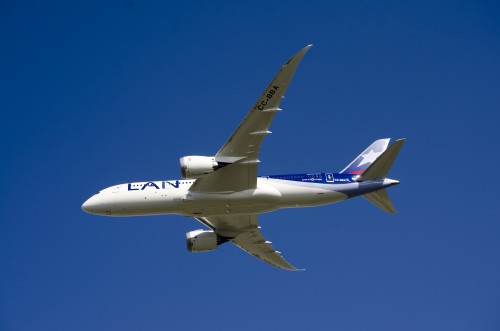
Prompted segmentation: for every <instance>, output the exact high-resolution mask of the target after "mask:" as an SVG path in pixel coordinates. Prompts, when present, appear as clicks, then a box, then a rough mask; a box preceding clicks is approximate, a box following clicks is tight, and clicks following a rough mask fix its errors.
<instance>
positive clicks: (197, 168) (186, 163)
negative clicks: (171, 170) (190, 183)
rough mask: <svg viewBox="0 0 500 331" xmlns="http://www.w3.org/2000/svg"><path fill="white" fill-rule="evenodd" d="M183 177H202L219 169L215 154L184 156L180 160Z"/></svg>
mask: <svg viewBox="0 0 500 331" xmlns="http://www.w3.org/2000/svg"><path fill="white" fill-rule="evenodd" d="M179 162H180V164H181V175H182V177H183V178H200V177H203V176H206V175H208V174H211V173H212V172H214V171H215V170H217V169H218V165H219V164H218V163H217V161H215V157H214V156H196V155H193V156H184V157H182V158H180V160H179Z"/></svg>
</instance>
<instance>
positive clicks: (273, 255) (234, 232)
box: [196, 215, 300, 270]
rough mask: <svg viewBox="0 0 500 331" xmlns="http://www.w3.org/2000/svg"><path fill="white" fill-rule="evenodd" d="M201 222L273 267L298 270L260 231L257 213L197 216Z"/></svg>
mask: <svg viewBox="0 0 500 331" xmlns="http://www.w3.org/2000/svg"><path fill="white" fill-rule="evenodd" d="M196 219H197V220H198V221H200V222H201V223H203V224H205V225H206V226H208V227H210V228H212V229H213V230H214V231H215V232H216V233H217V234H218V235H220V236H222V237H226V238H232V239H230V241H231V242H232V243H233V244H235V245H236V246H238V247H239V248H241V249H242V250H244V251H246V252H247V253H250V254H252V255H253V256H255V257H257V258H259V259H261V260H262V261H264V262H267V263H269V264H271V265H273V266H275V267H278V268H281V269H286V270H300V269H297V268H295V267H294V266H292V265H291V264H290V263H288V262H287V261H286V260H285V259H284V258H283V257H282V256H281V253H280V252H278V251H277V250H275V249H274V247H273V246H272V245H271V242H270V241H267V240H265V239H264V237H263V236H262V234H261V233H260V227H259V224H258V219H257V215H224V216H210V217H197V218H196Z"/></svg>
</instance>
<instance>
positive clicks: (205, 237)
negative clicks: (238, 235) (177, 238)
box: [186, 230, 229, 253]
mask: <svg viewBox="0 0 500 331" xmlns="http://www.w3.org/2000/svg"><path fill="white" fill-rule="evenodd" d="M227 241H229V238H226V237H222V236H219V235H217V233H215V232H214V231H213V230H194V231H190V232H188V233H186V244H187V250H188V251H189V252H191V253H198V252H208V251H212V250H214V249H216V248H217V247H218V246H219V245H220V244H223V243H225V242H227Z"/></svg>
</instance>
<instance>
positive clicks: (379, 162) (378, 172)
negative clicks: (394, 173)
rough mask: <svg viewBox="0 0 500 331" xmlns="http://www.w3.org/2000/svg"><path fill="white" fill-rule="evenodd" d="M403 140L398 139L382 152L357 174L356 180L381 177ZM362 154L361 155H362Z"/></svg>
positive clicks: (386, 171)
mask: <svg viewBox="0 0 500 331" xmlns="http://www.w3.org/2000/svg"><path fill="white" fill-rule="evenodd" d="M404 142H405V140H404V139H398V140H396V141H395V142H394V144H392V145H391V147H389V148H388V149H387V150H386V151H385V152H383V153H382V155H380V156H379V157H378V158H377V159H376V160H374V161H373V163H371V164H370V166H369V167H368V168H367V169H366V170H365V171H364V172H363V173H362V174H361V176H359V178H358V179H357V181H358V182H361V181H364V180H374V179H383V178H385V177H386V176H387V173H388V172H389V170H390V169H391V166H392V163H393V162H394V160H395V159H396V156H398V153H399V150H400V149H401V147H402V146H403V144H404ZM362 156H363V155H362Z"/></svg>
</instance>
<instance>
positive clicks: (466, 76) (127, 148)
mask: <svg viewBox="0 0 500 331" xmlns="http://www.w3.org/2000/svg"><path fill="white" fill-rule="evenodd" d="M499 18H500V9H499V6H498V5H497V3H496V2H494V1H491V2H487V1H468V2H467V1H465V2H464V1H450V2H447V1H416V2H411V1H410V2H408V1H405V2H402V1H383V2H380V1H325V2H314V1H302V2H301V3H299V2H291V1H290V2H284V1H283V2H281V1H248V2H246V3H245V2H235V1H218V2H214V1H207V2H196V1H195V2H193V1H186V2H182V1H175V2H168V1H146V2H139V1H138V2H133V1H105V2H103V1H60V2H58V1H44V2H40V1H33V2H29V1H28V2H25V1H15V2H14V1H3V2H2V3H0V45H1V46H0V94H1V97H0V110H1V114H2V120H1V121H0V125H1V128H0V129H1V130H0V134H1V139H0V143H1V155H2V156H1V160H2V161H1V168H2V170H1V171H0V176H1V177H0V180H1V183H2V184H1V193H0V194H1V199H0V204H1V205H0V208H1V209H0V210H1V211H0V213H1V220H0V330H9V331H10V330H73V331H77V330H123V331H124V330H174V329H181V328H182V329H186V328H188V329H194V328H203V329H209V330H229V329H231V330H234V329H238V330H261V329H263V330H266V329H267V330H270V329H286V330H304V329H307V330H318V329H329V330H384V331H387V330H398V331H399V330H418V331H420V330H439V331H442V330H453V331H460V330H499V329H500V314H499V312H500V283H499V279H500V259H499V257H500V240H499V237H500V219H499V217H498V211H497V209H498V208H497V204H498V187H499V185H500V182H499V176H498V174H497V173H498V168H499V165H500V162H499V153H498V148H499V147H498V146H499V143H500V134H499V130H498V123H499V116H498V112H499V105H500V93H499V91H500V61H499V60H500V19H499ZM309 43H313V44H314V47H313V48H312V49H311V50H310V51H309V53H308V54H307V55H306V56H305V57H304V59H303V61H302V63H301V64H300V66H299V68H298V70H297V73H296V75H295V77H294V81H293V82H292V85H291V87H290V88H289V90H288V93H287V98H286V99H285V100H284V102H283V103H282V108H283V109H284V112H282V113H279V114H278V115H277V116H276V118H275V120H274V123H273V124H272V127H271V130H272V131H273V135H271V136H269V137H267V138H266V140H265V142H264V145H263V149H262V153H261V157H260V159H261V160H262V163H261V166H260V169H259V172H260V174H279V173H296V172H312V171H338V170H340V169H342V167H343V166H345V165H346V164H347V163H348V162H350V161H351V160H352V159H353V158H354V157H355V156H356V155H357V154H358V153H359V152H361V150H362V149H363V148H365V147H366V146H367V145H368V144H369V143H370V142H372V141H373V140H375V139H377V138H384V137H392V138H400V137H406V138H407V139H408V140H407V144H406V145H405V146H404V148H403V150H402V152H401V154H400V155H399V158H398V159H397V160H396V163H395V165H394V167H393V169H392V172H391V176H392V177H394V178H397V179H399V180H401V183H402V184H401V185H399V186H397V187H394V188H391V189H390V190H389V191H390V192H389V193H390V195H391V196H392V198H393V201H394V204H395V205H396V207H397V208H398V210H399V213H398V214H396V215H387V214H384V213H383V212H381V211H380V210H378V209H377V208H376V207H374V206H372V205H371V204H370V203H368V202H367V201H366V200H364V199H362V198H358V199H353V200H350V201H346V202H343V203H340V204H336V205H329V206H325V207H319V208H309V209H294V210H282V211H277V212H274V213H269V214H265V215H262V216H261V218H260V220H261V225H262V231H263V233H264V235H265V236H266V237H267V238H268V239H270V240H272V241H273V243H274V245H275V247H276V248H277V249H279V250H280V251H282V252H283V254H284V256H285V257H286V258H287V259H288V260H289V261H290V262H291V263H292V264H294V265H296V266H298V267H303V268H306V271H305V272H295V273H294V272H286V271H281V270H278V269H275V268H272V267H270V266H269V265H267V264H265V263H262V262H260V261H258V260H257V259H255V258H253V257H251V256H249V255H247V254H245V253H244V252H242V251H240V250H239V249H237V248H236V247H233V246H231V245H224V246H221V247H220V249H219V250H217V251H215V252H211V253H206V254H189V253H187V251H186V248H185V237H184V234H185V232H187V231H191V230H194V229H198V228H200V227H201V225H200V224H198V223H197V222H196V221H195V220H193V219H190V218H185V217H180V216H155V217H137V218H104V217H98V216H93V215H89V214H85V213H83V212H82V211H81V210H80V206H81V204H82V202H83V201H84V200H85V199H87V198H88V197H89V196H90V195H92V194H93V193H94V192H95V191H98V190H100V189H102V188H104V187H107V186H110V185H113V184H117V183H126V182H129V181H133V180H137V181H139V180H151V179H154V180H161V179H176V178H178V177H179V164H178V159H179V158H180V157H182V156H184V155H193V154H198V155H213V154H214V153H215V152H216V151H217V150H218V148H219V147H220V146H221V145H222V144H223V143H224V141H225V140H226V139H227V138H228V137H229V135H230V134H231V133H232V131H233V130H234V128H235V127H236V126H237V125H238V124H239V122H240V121H241V120H242V118H243V117H244V115H245V113H246V112H247V111H248V110H249V108H250V107H251V105H252V104H253V102H254V101H255V100H256V99H257V97H258V96H259V95H260V93H261V92H262V90H263V89H264V87H265V86H266V85H267V83H268V82H269V81H270V79H271V78H272V77H273V75H274V74H275V73H276V71H277V70H278V69H279V67H280V66H281V65H282V64H283V63H284V62H285V61H286V60H287V59H288V58H289V57H290V56H292V55H293V54H294V53H296V52H297V51H298V50H299V49H301V48H302V47H304V46H305V45H307V44H309Z"/></svg>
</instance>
